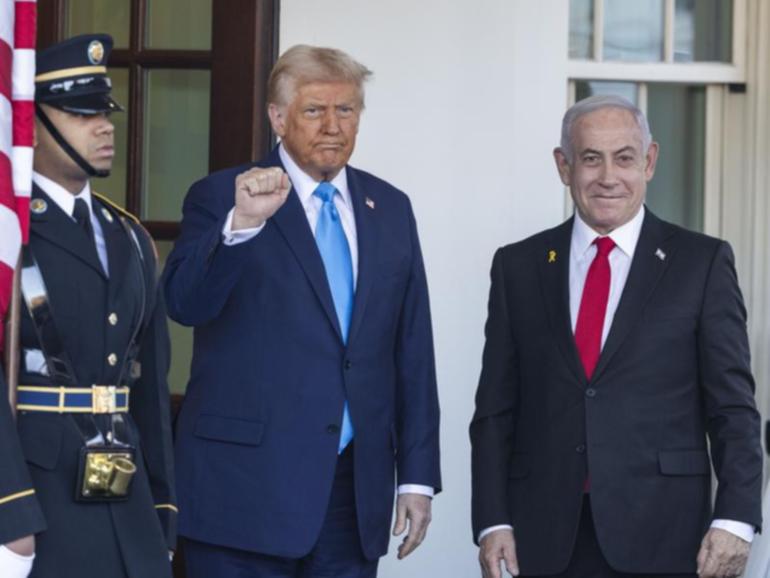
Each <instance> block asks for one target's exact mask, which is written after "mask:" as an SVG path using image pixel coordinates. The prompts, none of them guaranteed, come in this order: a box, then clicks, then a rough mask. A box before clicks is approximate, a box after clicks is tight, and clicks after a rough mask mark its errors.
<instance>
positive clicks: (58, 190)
mask: <svg viewBox="0 0 770 578" xmlns="http://www.w3.org/2000/svg"><path fill="white" fill-rule="evenodd" d="M32 180H33V181H35V184H36V185H37V186H38V187H40V188H41V189H43V191H44V192H45V193H46V194H47V195H48V196H49V197H51V200H52V201H53V202H54V203H56V204H57V205H59V208H60V209H61V210H62V211H64V213H65V214H67V215H68V216H70V217H72V213H73V212H74V211H75V199H83V200H84V201H85V202H86V206H88V211H89V213H91V214H92V215H93V209H92V207H91V183H90V181H86V186H85V187H83V190H82V191H80V192H79V193H78V194H77V195H73V194H72V193H70V192H69V191H68V190H67V189H65V188H64V187H62V186H61V185H60V184H59V183H57V182H55V181H52V180H51V179H49V178H48V177H45V176H43V175H41V174H40V173H38V172H33V173H32Z"/></svg>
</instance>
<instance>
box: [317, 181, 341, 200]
mask: <svg viewBox="0 0 770 578" xmlns="http://www.w3.org/2000/svg"><path fill="white" fill-rule="evenodd" d="M336 193H337V189H336V188H335V187H334V185H333V184H331V183H330V182H329V181H322V182H321V183H319V185H318V186H317V187H316V189H315V191H313V194H314V195H315V196H316V197H318V198H319V199H321V200H322V201H323V202H324V203H328V202H330V201H331V200H332V199H333V198H334V195H335V194H336Z"/></svg>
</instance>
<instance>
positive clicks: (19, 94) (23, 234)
mask: <svg viewBox="0 0 770 578" xmlns="http://www.w3.org/2000/svg"><path fill="white" fill-rule="evenodd" d="M36 15H37V5H36V4H35V0H0V319H4V318H5V314H6V311H7V310H8V305H9V302H10V298H11V289H12V282H13V270H14V268H15V266H16V262H17V260H18V256H19V249H20V248H21V243H22V242H26V239H27V237H28V235H29V197H30V193H31V191H32V144H33V138H34V133H33V131H34V113H35V106H34V96H35V32H36ZM2 345H3V332H2V331H0V350H2Z"/></svg>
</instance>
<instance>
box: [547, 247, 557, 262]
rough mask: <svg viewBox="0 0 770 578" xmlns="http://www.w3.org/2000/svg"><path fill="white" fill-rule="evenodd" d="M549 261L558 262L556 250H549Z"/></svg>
mask: <svg viewBox="0 0 770 578" xmlns="http://www.w3.org/2000/svg"><path fill="white" fill-rule="evenodd" d="M548 262H549V263H556V251H554V250H553V249H551V250H550V251H548Z"/></svg>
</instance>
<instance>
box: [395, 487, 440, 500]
mask: <svg viewBox="0 0 770 578" xmlns="http://www.w3.org/2000/svg"><path fill="white" fill-rule="evenodd" d="M435 493H436V492H435V491H434V490H433V488H431V487H430V486H423V485H422V484H401V485H400V486H398V495H399V496H400V495H401V494H420V495H422V496H428V497H429V498H432V497H433V495H434V494H435Z"/></svg>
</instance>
